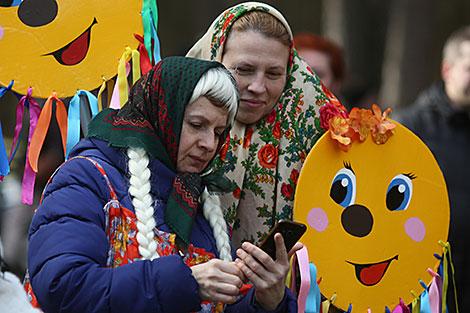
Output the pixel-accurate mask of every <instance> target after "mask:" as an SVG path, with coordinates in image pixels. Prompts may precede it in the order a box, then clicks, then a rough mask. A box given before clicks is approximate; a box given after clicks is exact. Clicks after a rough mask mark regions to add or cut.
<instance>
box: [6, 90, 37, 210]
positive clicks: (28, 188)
mask: <svg viewBox="0 0 470 313" xmlns="http://www.w3.org/2000/svg"><path fill="white" fill-rule="evenodd" d="M32 92H33V89H32V88H31V87H30V88H28V92H27V94H26V95H25V96H23V97H22V98H21V99H20V101H19V102H18V104H17V106H16V126H15V134H14V137H13V143H12V145H11V150H10V158H9V159H10V164H11V162H13V159H14V158H15V155H16V152H17V150H18V147H19V144H20V140H19V138H20V135H21V130H22V128H23V114H24V110H25V108H28V109H29V134H28V143H27V146H26V162H25V167H24V173H23V181H22V183H21V185H22V188H21V202H22V203H23V204H27V205H31V204H33V198H34V183H35V181H36V173H35V172H34V171H33V170H32V168H31V166H30V164H29V162H28V158H29V145H30V143H31V138H32V136H33V133H34V130H35V129H36V125H37V122H38V118H39V115H40V113H41V107H40V106H39V104H38V103H37V102H36V101H35V100H34V98H33V97H32Z"/></svg>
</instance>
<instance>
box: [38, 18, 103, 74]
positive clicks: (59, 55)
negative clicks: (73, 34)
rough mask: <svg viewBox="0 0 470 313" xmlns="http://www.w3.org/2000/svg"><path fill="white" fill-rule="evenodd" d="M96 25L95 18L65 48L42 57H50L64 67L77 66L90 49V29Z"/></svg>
mask: <svg viewBox="0 0 470 313" xmlns="http://www.w3.org/2000/svg"><path fill="white" fill-rule="evenodd" d="M97 23H98V22H97V21H96V18H93V22H92V23H91V25H90V26H89V27H88V28H87V29H86V30H85V31H84V32H83V33H82V34H81V35H80V36H78V37H77V38H75V39H74V40H73V41H71V42H70V43H68V44H67V45H66V46H64V47H62V48H60V49H58V50H56V51H54V52H51V53H47V54H44V56H46V55H52V56H53V57H54V58H55V59H56V60H57V62H59V63H60V64H62V65H65V66H72V65H77V64H78V63H80V62H82V61H83V59H85V57H86V55H87V53H88V48H89V47H90V38H91V28H92V27H93V25H95V24H97Z"/></svg>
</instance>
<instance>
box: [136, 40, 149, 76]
mask: <svg viewBox="0 0 470 313" xmlns="http://www.w3.org/2000/svg"><path fill="white" fill-rule="evenodd" d="M134 37H135V39H137V41H138V42H139V47H138V48H137V50H139V54H140V71H141V72H142V75H145V74H147V73H148V72H149V71H150V70H151V69H152V61H150V58H149V55H148V53H147V49H146V48H145V45H144V37H142V36H140V35H138V34H134Z"/></svg>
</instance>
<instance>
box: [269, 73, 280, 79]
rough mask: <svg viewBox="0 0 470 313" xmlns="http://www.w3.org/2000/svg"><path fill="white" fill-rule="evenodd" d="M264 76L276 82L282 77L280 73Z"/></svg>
mask: <svg viewBox="0 0 470 313" xmlns="http://www.w3.org/2000/svg"><path fill="white" fill-rule="evenodd" d="M266 76H267V77H268V78H269V79H271V80H277V79H279V78H281V77H282V74H281V73H269V72H268V73H266Z"/></svg>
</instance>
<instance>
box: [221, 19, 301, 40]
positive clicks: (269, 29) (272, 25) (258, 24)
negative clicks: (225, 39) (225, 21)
mask: <svg viewBox="0 0 470 313" xmlns="http://www.w3.org/2000/svg"><path fill="white" fill-rule="evenodd" d="M249 30H252V31H255V32H259V33H261V34H263V35H264V36H266V37H268V38H274V39H276V40H278V41H279V42H280V43H282V44H283V45H285V46H287V47H290V46H291V44H292V38H291V36H290V34H289V32H288V30H287V29H286V27H285V26H284V25H283V24H282V23H281V21H279V20H278V19H277V18H276V17H274V16H273V15H271V14H269V13H267V12H262V11H250V12H248V13H246V14H244V15H242V16H241V17H240V18H239V19H237V20H236V21H235V22H234V23H233V25H232V29H231V31H239V32H246V31H249ZM230 33H231V32H230ZM229 37H230V34H229Z"/></svg>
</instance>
